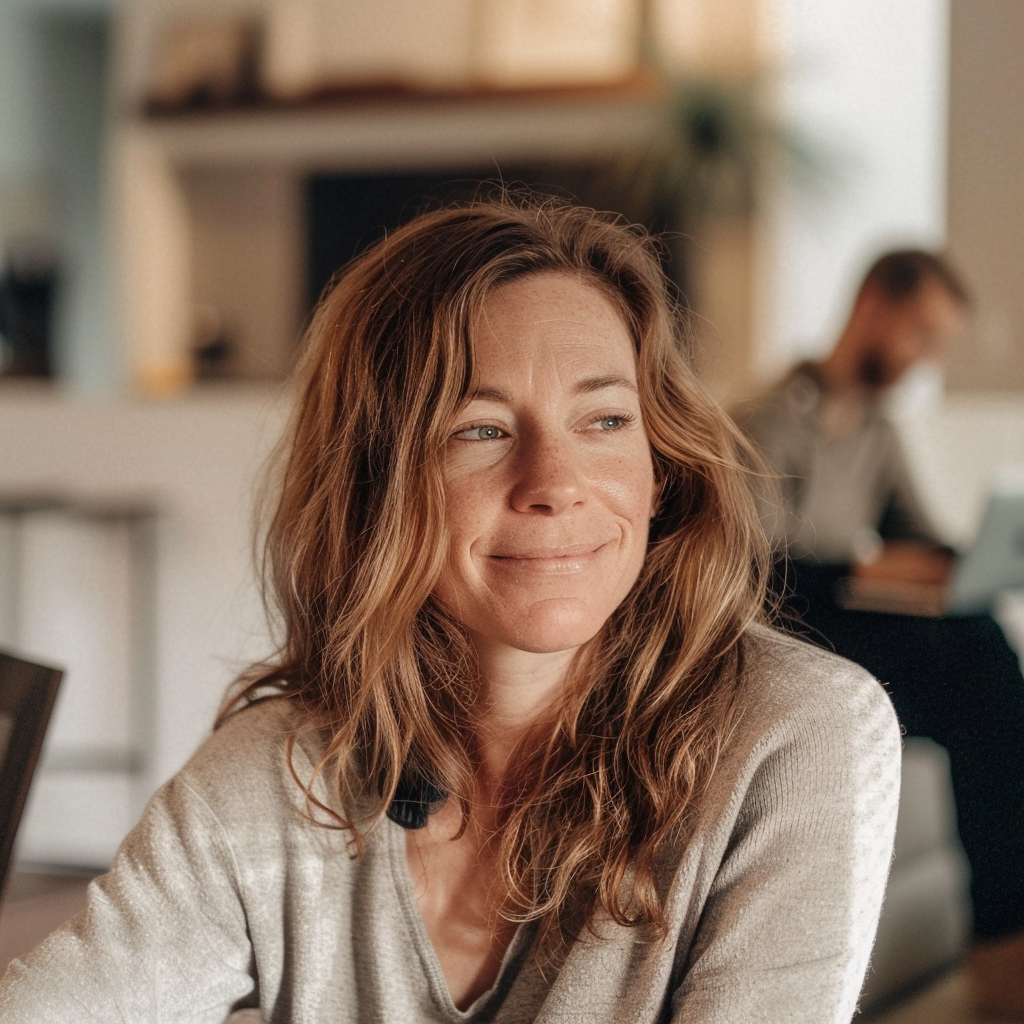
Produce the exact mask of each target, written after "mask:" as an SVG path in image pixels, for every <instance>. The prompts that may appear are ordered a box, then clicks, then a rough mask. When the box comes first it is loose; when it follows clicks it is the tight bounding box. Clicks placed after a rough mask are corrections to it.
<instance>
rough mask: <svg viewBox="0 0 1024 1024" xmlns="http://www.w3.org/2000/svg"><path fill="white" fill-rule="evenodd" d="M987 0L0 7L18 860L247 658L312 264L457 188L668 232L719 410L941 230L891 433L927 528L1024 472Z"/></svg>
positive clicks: (123, 780)
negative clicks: (59, 675)
mask: <svg viewBox="0 0 1024 1024" xmlns="http://www.w3.org/2000/svg"><path fill="white" fill-rule="evenodd" d="M1022 45H1024V6H1021V5H1019V4H1018V3H1016V2H1015V0H901V2H900V3H899V4H894V3H891V2H890V0H859V2H858V3H856V4H853V3H825V4H822V3H820V2H816V0H376V2H374V3H372V4H367V3H365V2H357V0H287V2H286V0H0V643H3V644H6V645H9V646H13V647H16V648H17V649H19V650H21V651H24V652H27V653H29V654H35V655H37V656H38V657H40V658H41V659H43V660H50V661H57V662H59V663H63V664H64V665H65V666H66V668H67V670H68V675H67V679H66V684H65V687H64V691H63V693H62V695H61V697H60V702H59V705H58V709H57V716H56V720H55V723H54V725H53V727H52V729H51V733H50V737H49V740H48V745H47V750H46V756H45V760H44V764H43V767H42V769H41V772H40V775H39V776H38V777H37V782H36V785H35V790H34V796H33V799H32V804H31V806H30V808H29V812H28V817H27V820H26V822H25V824H24V826H23V832H22V837H21V845H20V856H21V859H22V862H23V863H41V864H49V865H68V866H75V865H77V866H82V867H90V868H95V867H102V866H103V865H104V864H106V863H107V861H108V860H109V858H110V856H111V855H112V853H113V850H114V849H115V848H116V844H117V842H118V841H119V839H120V838H121V836H122V835H123V834H124V832H125V831H126V830H127V829H128V828H129V827H130V825H131V824H132V823H133V821H134V820H135V818H136V816H137V815H138V813H139V811H140V809H141V806H142V805H143V803H144V801H145V800H146V799H147V797H148V795H149V794H150V793H151V792H152V790H153V788H154V787H155V786H156V785H157V784H159V782H161V781H162V780H163V779H165V778H166V777H167V776H168V775H170V774H171V773H172V772H173V771H174V770H176V769H177V768H178V767H179V766H180V764H181V763H182V761H183V760H184V759H185V758H186V757H187V756H188V754H189V753H190V752H191V751H192V750H193V749H194V747H195V746H196V744H197V743H198V742H199V741H200V740H201V738H202V737H203V735H204V734H205V733H206V731H207V730H208V729H209V726H210V723H211V720H212V715H213V713H214V711H215V709H216V707H217V704H218V702H219V699H220V697H221V695H222V693H223V690H224V687H225V686H226V685H227V683H228V682H229V681H230V680H231V678H232V676H233V674H234V673H235V672H236V671H237V670H238V669H239V668H240V667H242V666H243V665H244V664H245V663H246V662H247V661H248V660H250V659H254V658H256V657H259V656H260V655H261V654H263V653H264V652H265V651H266V649H267V642H268V641H267V636H266V629H265V626H264V624H263V619H262V615H261V611H260V606H259V600H258V596H257V591H256V588H255V585H254V582H253V572H252V562H251V540H250V537H251V507H252V501H253V488H254V481H255V480H256V477H257V474H258V470H259V467H260V465H261V463H262V460H263V459H264V457H265V455H266V453H267V451H268V450H269V448H270V446H271V445H272V443H273V441H274V439H275V437H276V436H277V434H278V432H279V431H280V428H281V424H282V421H283V417H284V416H285V414H286V412H287V409H286V405H287V400H286V396H285V393H284V389H283V387H282V381H283V379H284V377H285V375H286V373H287V371H288V368H289V366H290V364H291V362H292V359H293V356H294V353H295V351H296V347H297V344H298V339H299V337H300V334H301V330H302V325H303V323H304V321H305V319H306V317H307V316H308V314H309V311H310V308H311V305H312V303H313V302H314V301H315V298H316V296H317V295H318V294H319V293H320V291H321V289H322V288H323V287H324V285H325V283H326V282H327V280H328V279H329V277H330V275H331V274H332V273H333V272H334V271H335V270H336V269H337V268H338V267H339V266H340V265H341V264H343V263H344V262H345V261H346V260H347V259H349V258H350V257H351V256H352V255H354V254H355V253H356V252H357V251H358V250H359V249H360V248H361V247H362V246H364V245H365V244H367V243H369V242H371V241H373V240H375V239H376V238H378V237H379V236H380V235H381V234H382V233H383V231H384V230H385V229H386V228H387V227H392V226H394V225H396V224H398V223H400V222H402V221H403V220H405V219H407V218H409V217H410V216H412V215H414V214H415V213H416V212H418V211H419V210H421V209H423V208H425V207H426V206H429V205H430V204H432V203H436V202H439V201H443V200H445V199H450V198H459V197H465V196H467V195H473V194H475V192H476V191H477V189H478V188H479V187H480V182H481V181H484V182H486V181H491V182H495V181H498V182H504V183H507V184H515V183H526V184H530V185H534V186H537V187H541V188H543V189H546V190H549V191H551V192H552V193H553V194H558V195H570V196H577V197H579V198H580V199H582V200H583V201H585V202H588V203H591V204H594V205H598V206H601V207H603V208H609V209H616V210H620V211H621V212H623V213H624V214H625V215H626V216H628V217H630V218H632V219H638V220H642V221H645V222H646V223H648V224H649V225H651V226H652V227H653V228H654V229H656V230H659V231H665V232H667V235H666V265H667V267H668V269H669V271H670V273H671V274H672V276H673V278H674V279H675V280H676V282H677V283H678V286H679V288H680V291H681V294H682V296H683V297H684V299H685V301H686V302H687V304H688V305H689V307H690V308H691V309H692V310H693V313H694V324H695V329H696V330H697V331H698V332H699V335H700V337H701V341H702V351H703V353H704V357H703V358H704V361H705V364H706V371H707V373H708V376H709V379H710V380H711V382H712V386H713V388H714V390H715V392H716V394H717V395H718V396H720V398H721V399H722V401H723V402H728V401H731V400H732V399H733V398H734V397H736V396H739V395H741V394H743V393H746V392H749V391H751V390H752V389H755V388H757V387H760V386H762V385H764V384H765V383H766V382H768V381H770V380H772V379H773V378H774V377H776V376H777V375H779V374H780V373H781V372H782V371H783V370H784V369H785V367H786V366H787V365H788V364H789V363H790V362H792V361H793V360H794V359H796V358H799V357H802V356H806V355H814V354H816V353H819V352H823V351H824V350H825V349H826V348H827V347H828V346H829V345H830V343H831V342H832V340H833V339H834V335H835V332H836V331H837V329H838V327H839V325H840V323H841V321H842V319H843V317H844V315H845V313H846V310H847V306H848V303H849V301H850V299H851V290H852V288H853V286H854V284H855V282H856V280H858V278H859V275H860V274H861V272H862V270H863V269H864V267H865V266H866V264H867V263H868V262H869V261H870V259H871V258H872V257H873V256H874V255H875V254H876V253H877V252H878V251H879V250H881V249H882V248H884V247H888V246H893V245H923V246H929V247H947V248H948V249H949V251H950V253H951V255H952V258H953V260H954V261H955V262H956V264H957V265H958V266H959V267H960V268H961V269H962V271H963V273H964V276H965V277H966V278H967V280H968V281H969V283H970V285H971V287H972V289H973V290H974V292H975V295H976V315H975V316H974V318H973V321H972V326H971V330H970V336H969V338H968V339H967V340H966V341H965V343H964V344H963V346H961V348H960V349H958V350H957V352H956V353H954V356H953V358H952V360H951V361H950V364H949V366H948V368H947V373H946V378H945V380H944V381H942V382H932V385H933V386H932V388H931V390H930V392H929V394H928V395H927V396H926V400H918V401H917V402H916V404H915V403H914V402H908V403H907V405H906V409H905V410H904V412H903V414H902V419H901V423H902V425H903V429H904V430H905V432H906V436H907V440H908V445H909V447H910V449H911V452H912V454H913V455H914V459H915V466H916V468H917V472H918V473H919V475H920V477H921V483H922V486H923V488H924V490H925V491H926V493H928V495H929V496H930V499H931V500H932V501H933V503H934V504H935V506H936V509H937V514H938V516H939V518H940V520H941V521H942V522H944V524H945V526H946V529H947V531H948V533H949V537H950V539H951V541H952V542H954V543H965V542H967V541H969V539H970V537H971V533H972V530H973V529H974V526H975V523H976V517H977V513H978V509H979V502H980V499H981V496H982V495H983V493H984V490H985V487H986V485H987V482H988V480H989V479H990V477H991V475H992V474H993V473H996V472H1000V471H1003V470H1004V469H1005V468H1006V467H1007V466H1012V465H1017V464H1021V463H1024V408H1022V407H1024V402H1022V400H1021V398H1022V392H1024V287H1022V286H1021V279H1022V277H1024V246H1022V245H1021V240H1022V239H1024V204H1022V203H1021V202H1020V201H1019V194H1018V193H1019V179H1020V176H1021V169H1022V168H1024V122H1022V121H1021V119H1020V118H1019V117H1018V116H1017V115H1016V110H1017V109H1018V108H1019V100H1020V94H1021V92H1022V90H1024V65H1022V64H1021V62H1020V61H1019V59H1018V55H1019V52H1020V48H1021V46H1022Z"/></svg>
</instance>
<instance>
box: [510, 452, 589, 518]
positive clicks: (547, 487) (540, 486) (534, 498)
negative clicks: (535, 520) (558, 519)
mask: <svg viewBox="0 0 1024 1024" xmlns="http://www.w3.org/2000/svg"><path fill="white" fill-rule="evenodd" d="M573 449H574V446H573V444H572V441H571V439H568V438H551V437H547V438H530V439H523V441H522V442H521V443H520V448H519V451H518V453H517V459H516V481H515V484H514V486H513V488H512V507H513V508H514V509H515V510H516V511H517V512H530V513H534V514H541V515H558V514H559V513H561V512H565V511H566V510H568V509H570V508H572V507H573V506H574V505H576V504H577V503H579V502H580V501H582V498H583V474H582V467H581V466H580V465H579V462H578V455H577V454H576V453H575V452H574V450H573Z"/></svg>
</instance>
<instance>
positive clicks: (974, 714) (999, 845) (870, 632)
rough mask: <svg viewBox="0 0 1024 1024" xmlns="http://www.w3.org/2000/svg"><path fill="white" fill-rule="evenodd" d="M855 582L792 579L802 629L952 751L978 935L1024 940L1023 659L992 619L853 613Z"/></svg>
mask: <svg viewBox="0 0 1024 1024" xmlns="http://www.w3.org/2000/svg"><path fill="white" fill-rule="evenodd" d="M843 571H844V570H843V569H841V568H840V567H835V566H821V565H811V564H804V563H797V564H791V565H790V566H789V567H788V570H787V574H786V575H787V581H786V582H787V588H788V593H787V596H786V599H785V605H784V610H785V612H786V613H787V616H789V617H792V621H791V625H792V627H793V628H794V629H795V631H796V632H798V633H801V634H803V635H804V636H805V637H806V638H807V639H810V640H812V641H813V642H816V643H819V644H820V645H821V646H823V647H827V648H829V649H831V650H834V651H835V652H836V653H837V654H841V655H842V656H843V657H845V658H849V659H850V660H851V661H855V662H857V663H858V664H860V665H863V666H864V667H865V668H866V669H867V670H868V671H869V672H871V673H872V674H873V675H874V676H876V677H877V678H878V679H880V680H881V681H882V682H883V683H884V684H885V686H886V689H887V690H888V692H889V695H890V697H891V698H892V702H893V705H894V707H895V708H896V713H897V715H898V716H899V719H900V722H901V723H902V724H903V726H904V728H905V729H906V732H907V734H908V735H911V736H927V737H929V738H930V739H933V740H934V741H935V742H936V743H939V744H941V745H942V746H943V747H945V749H946V750H947V751H948V753H949V764H950V772H951V774H952V779H953V793H954V798H955V801H956V810H957V823H958V828H959V832H960V840H961V842H962V843H963V847H964V850H965V852H966V854H967V859H968V862H969V863H970V867H971V897H972V899H973V902H974V934H975V936H976V937H977V938H978V939H982V940H985V939H997V938H1001V937H1003V936H1007V935H1010V934H1013V933H1015V932H1024V678H1022V677H1021V670H1020V662H1019V659H1018V657H1017V655H1016V653H1015V652H1014V651H1013V650H1012V649H1011V648H1010V646H1009V645H1008V644H1007V642H1006V638H1005V637H1004V635H1003V632H1002V630H1001V629H1000V628H999V625H998V623H996V622H995V620H994V619H992V617H991V616H989V615H969V616H948V617H945V618H921V617H917V616H911V615H886V614H878V613H874V612H854V611H846V610H844V609H842V608H840V607H838V606H837V605H836V603H835V600H834V593H835V583H836V581H837V580H838V578H839V576H840V575H841V574H842V573H843ZM801 623H802V624H801Z"/></svg>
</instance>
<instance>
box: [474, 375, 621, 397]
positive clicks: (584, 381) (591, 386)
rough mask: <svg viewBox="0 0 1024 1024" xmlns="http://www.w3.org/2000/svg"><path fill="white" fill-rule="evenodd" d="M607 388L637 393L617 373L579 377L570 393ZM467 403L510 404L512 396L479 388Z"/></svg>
mask: <svg viewBox="0 0 1024 1024" xmlns="http://www.w3.org/2000/svg"><path fill="white" fill-rule="evenodd" d="M608 388H626V390H627V391H632V392H633V393H634V394H635V393H637V386H636V384H634V383H633V381H631V380H630V379H629V378H628V377H621V376H619V375H618V374H617V373H609V374H603V375H601V376H597V377H581V378H580V379H579V380H578V381H576V382H575V383H574V384H573V385H572V387H571V389H570V391H571V392H572V394H574V395H589V394H592V393H593V392H595V391H605V390H607V389H608ZM466 401H467V402H477V401H481V402H503V403H505V404H506V405H508V404H511V402H512V395H511V394H510V393H509V392H508V391H502V390H501V388H492V387H479V388H474V389H473V390H472V391H470V393H469V394H468V395H467V396H466Z"/></svg>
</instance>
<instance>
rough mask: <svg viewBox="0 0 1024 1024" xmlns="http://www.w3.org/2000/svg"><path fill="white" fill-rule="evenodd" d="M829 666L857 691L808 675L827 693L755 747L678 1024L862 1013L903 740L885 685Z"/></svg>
mask: <svg viewBox="0 0 1024 1024" xmlns="http://www.w3.org/2000/svg"><path fill="white" fill-rule="evenodd" d="M828 662H829V664H830V665H832V666H833V671H834V672H835V673H836V674H837V675H839V676H840V677H842V676H845V677H846V678H845V679H842V678H840V679H839V680H838V682H839V683H840V684H843V683H852V684H853V685H839V686H835V687H832V686H825V687H820V682H821V681H818V680H811V681H809V682H810V683H811V687H810V688H812V689H814V690H819V687H820V690H819V693H820V699H819V700H813V699H812V700H809V701H805V702H804V704H803V707H802V708H801V712H800V714H798V715H796V716H794V717H793V718H792V719H791V720H789V721H786V722H784V723H783V725H782V727H780V728H777V729H774V730H772V731H771V732H770V733H769V734H768V735H767V736H765V737H764V738H763V739H762V740H761V741H759V742H757V743H756V744H755V745H754V747H753V751H752V756H751V757H750V758H749V759H748V764H749V766H750V768H749V771H748V772H747V774H746V776H745V778H743V779H742V780H741V785H740V786H738V787H737V791H736V792H735V793H734V801H737V802H738V803H739V807H738V811H737V814H736V819H735V824H734V827H733V830H732V833H731V838H730V841H729V844H728V848H727V849H726V851H725V855H724V857H723V859H722V861H721V864H720V866H719V867H718V869H717V871H716V873H715V877H714V881H713V884H712V886H711V891H710V893H709V896H708V900H707V902H706V904H705V907H704V910H703V913H702V916H701V922H700V925H699V928H698V931H697V934H696V937H695V941H694V943H693V945H692V946H691V947H690V950H689V952H688V957H687V962H686V964H685V967H684V973H683V976H682V981H681V983H680V984H679V986H678V988H677V989H676V991H675V993H674V996H673V1011H674V1016H673V1020H674V1021H675V1022H677V1024H727V1022H734V1021H744V1022H745V1024H754V1022H759V1021H763V1022H775V1024H777V1022H779V1021H786V1022H787V1024H826V1022H835V1024H839V1022H842V1024H848V1022H849V1021H850V1019H851V1017H852V1015H853V1013H854V1011H855V1007H856V1001H857V997H858V995H859V992H860V988H861V985H862V982H863V979H864V974H865V971H866V969H867V964H868V957H869V954H870V950H871V945H872V942H873V940H874V934H875V929H876V927H877V923H878V917H879V913H880V910H881V903H882V896H883V893H884V888H885V883H886V878H887V875H888V869H889V862H890V859H891V855H892V844H893V836H894V832H895V821H896V809H897V802H898V791H899V766H900V736H899V729H898V726H897V723H896V719H895V715H894V714H893V711H892V707H891V705H890V703H889V700H888V697H887V696H886V695H885V693H884V691H883V690H882V688H881V686H879V685H878V684H877V683H876V682H875V681H874V680H872V679H870V677H867V674H866V673H864V672H863V671H862V670H861V669H859V668H857V667H856V666H853V665H851V664H849V663H847V662H842V661H840V660H839V659H835V658H829V659H828ZM805 682H808V681H805ZM815 684H817V685H815ZM835 693H838V695H839V699H838V700H836V699H832V695H833V694H835Z"/></svg>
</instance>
